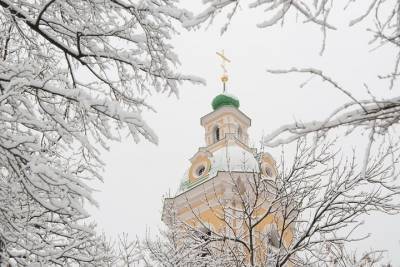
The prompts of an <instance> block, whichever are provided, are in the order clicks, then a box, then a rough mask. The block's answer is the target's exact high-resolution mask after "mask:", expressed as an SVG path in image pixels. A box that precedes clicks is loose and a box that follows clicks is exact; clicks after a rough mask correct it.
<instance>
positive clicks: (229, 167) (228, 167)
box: [178, 143, 260, 193]
mask: <svg viewBox="0 0 400 267" xmlns="http://www.w3.org/2000/svg"><path fill="white" fill-rule="evenodd" d="M209 159H210V162H211V168H210V171H209V173H208V174H207V175H205V176H204V177H200V178H198V180H196V181H194V182H192V183H190V182H189V177H188V172H186V173H185V175H184V177H183V179H182V181H181V184H180V187H179V190H178V193H180V192H182V191H185V190H187V189H189V188H192V187H193V186H195V185H198V184H201V183H203V182H205V181H207V180H210V179H212V178H214V177H215V176H217V174H218V172H219V171H223V172H256V173H258V172H259V171H260V169H259V164H258V161H257V159H256V156H255V155H254V154H253V153H252V152H251V151H249V150H247V149H245V148H243V147H241V146H239V145H237V144H235V143H232V144H230V145H227V146H223V147H222V148H220V149H218V150H216V151H214V152H212V156H211V157H210V158H209Z"/></svg>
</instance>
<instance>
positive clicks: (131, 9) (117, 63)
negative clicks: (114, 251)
mask: <svg viewBox="0 0 400 267" xmlns="http://www.w3.org/2000/svg"><path fill="white" fill-rule="evenodd" d="M187 16H188V13H187V12H186V11H184V10H181V9H179V8H177V7H176V6H175V4H174V2H173V1H168V0H164V1H141V2H140V3H137V2H134V1H129V0H128V1H126V0H124V1H120V0H109V1H103V0H102V1H99V0H89V1H59V0H47V1H45V0H35V1H28V0H27V1H22V0H1V1H0V22H1V23H0V36H1V37H0V56H1V61H0V244H1V246H0V248H1V249H0V259H1V260H0V261H3V262H11V263H14V264H18V265H28V264H31V263H40V264H43V265H47V266H48V265H50V264H55V265H63V266H64V265H68V264H71V263H73V262H74V263H77V264H91V265H99V264H100V263H102V264H103V263H105V262H107V260H108V256H109V255H108V252H107V251H109V250H106V249H104V247H105V242H104V240H103V238H101V237H98V236H97V235H96V233H95V231H94V225H93V224H92V223H89V222H88V218H89V215H88V214H87V212H86V211H85V209H84V204H85V203H92V204H96V202H95V200H94V199H93V198H92V196H91V193H92V189H91V188H90V187H89V186H88V185H87V181H88V180H92V179H102V177H101V174H100V172H99V171H101V167H102V164H103V163H102V161H101V159H100V155H99V151H100V150H99V149H101V148H106V149H107V148H108V146H107V142H108V141H110V140H119V139H120V130H121V129H123V128H126V129H128V132H129V133H130V135H131V136H132V137H133V138H134V139H135V141H136V142H138V141H139V140H140V138H141V137H144V138H145V139H147V140H149V141H150V142H153V143H157V136H156V134H155V133H154V132H153V131H152V129H151V128H150V127H149V126H148V125H147V124H146V122H145V121H144V120H143V118H142V115H141V112H142V110H143V109H149V110H153V108H152V107H151V105H150V104H149V103H147V102H146V101H145V98H146V96H148V95H150V94H151V93H152V92H166V93H167V94H175V95H177V94H178V85H179V84H180V83H181V82H183V81H191V82H202V81H201V80H200V79H198V78H195V77H192V76H186V75H183V74H179V73H177V72H175V70H174V68H175V66H176V65H177V64H179V61H178V58H177V56H176V55H175V53H174V52H173V47H172V46H171V45H170V44H169V40H170V38H171V36H172V35H173V34H174V33H175V26H176V25H178V24H180V23H181V22H183V21H184V20H185V19H186V18H187Z"/></svg>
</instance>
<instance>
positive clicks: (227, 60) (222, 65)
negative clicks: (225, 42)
mask: <svg viewBox="0 0 400 267" xmlns="http://www.w3.org/2000/svg"><path fill="white" fill-rule="evenodd" d="M217 55H218V56H219V57H220V58H221V60H222V64H221V67H222V70H223V74H222V76H221V81H222V83H223V85H224V92H225V84H226V82H227V81H228V72H227V71H226V63H231V61H230V60H229V59H228V58H227V57H226V56H225V54H224V50H222V51H221V52H217Z"/></svg>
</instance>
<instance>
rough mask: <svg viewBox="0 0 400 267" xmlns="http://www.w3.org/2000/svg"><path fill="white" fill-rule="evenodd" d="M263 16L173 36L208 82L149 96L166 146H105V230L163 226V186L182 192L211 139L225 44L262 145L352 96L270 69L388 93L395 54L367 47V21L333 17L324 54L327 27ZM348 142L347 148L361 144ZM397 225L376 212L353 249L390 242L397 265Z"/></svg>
mask: <svg viewBox="0 0 400 267" xmlns="http://www.w3.org/2000/svg"><path fill="white" fill-rule="evenodd" d="M190 2H191V1H190ZM222 18H223V17H222ZM261 19H262V13H258V12H254V11H248V10H245V9H244V10H242V11H240V12H239V13H238V14H237V15H236V16H235V17H234V19H233V21H232V24H231V26H230V28H229V29H228V32H227V33H226V34H225V35H223V36H222V37H221V36H220V34H219V31H220V26H221V25H222V24H221V20H217V21H216V22H215V23H214V24H213V25H212V26H211V27H209V28H208V29H207V30H204V29H201V30H197V31H191V32H187V31H183V32H182V34H181V35H180V36H177V37H176V38H174V40H173V45H174V46H175V48H176V52H177V53H178V55H179V57H180V59H181V62H182V65H181V66H180V68H179V70H180V71H181V72H184V73H186V74H195V75H197V76H201V77H203V78H205V79H206V80H207V85H206V86H194V85H191V84H184V85H182V87H181V90H180V97H179V99H177V98H176V97H174V96H171V97H168V96H167V95H154V96H152V97H150V98H149V102H150V103H152V104H153V106H154V107H155V108H156V109H157V113H152V112H150V111H144V114H143V115H144V117H145V118H146V119H147V122H148V124H149V125H150V126H151V127H152V128H153V129H154V130H155V132H156V133H157V134H158V137H159V140H160V143H159V145H158V146H156V145H153V144H151V143H148V142H147V141H144V140H143V141H142V142H141V143H139V144H135V143H134V142H133V140H131V139H129V138H126V139H125V140H124V141H123V142H121V143H113V144H112V145H111V151H110V152H107V153H104V154H103V160H104V161H105V162H106V167H105V173H104V177H105V182H104V184H96V188H98V189H99V190H100V191H101V192H99V193H96V194H95V197H96V199H97V200H98V201H99V203H100V208H99V209H97V208H90V212H91V213H92V214H93V216H94V219H95V220H96V221H97V223H98V225H99V230H100V231H104V232H105V233H106V234H107V235H109V236H116V235H117V234H118V233H122V232H127V233H129V234H130V236H131V237H132V238H134V237H135V236H136V235H138V236H143V235H144V234H145V232H146V229H150V231H151V232H157V228H158V227H159V226H160V225H161V220H160V218H161V209H162V196H163V194H165V193H167V192H168V191H169V190H170V191H171V193H174V192H175V190H176V189H177V187H178V185H179V181H180V180H181V178H182V175H183V173H184V172H185V170H186V169H187V168H188V167H189V161H188V159H189V158H190V157H191V156H192V155H193V154H194V153H195V152H196V151H197V149H198V147H199V146H204V137H203V134H204V131H203V129H202V127H201V126H200V117H201V116H203V115H205V114H207V113H208V112H210V111H212V109H211V100H212V98H213V97H214V96H216V95H217V94H219V93H220V92H221V84H220V81H219V76H220V74H221V69H220V66H219V64H220V61H219V60H218V58H217V56H216V54H215V52H216V51H217V50H218V51H219V50H221V49H225V54H226V55H227V57H228V58H230V59H231V61H232V63H231V64H230V65H229V66H228V71H229V76H230V80H229V84H228V92H230V93H232V94H235V95H236V96H237V97H238V98H239V99H240V103H241V107H240V109H241V110H242V111H243V112H244V113H245V114H247V115H248V116H249V117H250V118H251V119H252V127H251V128H250V131H249V134H250V138H251V140H252V141H251V143H252V144H254V146H255V147H259V140H260V138H261V136H262V134H263V133H269V132H271V131H272V130H274V129H276V128H277V127H279V126H281V125H282V124H285V123H291V122H294V120H295V119H296V120H303V121H308V120H315V119H322V118H324V116H326V115H327V114H328V113H330V111H332V110H333V109H334V108H335V107H337V106H339V105H340V104H342V103H344V102H347V101H348V99H347V98H346V97H345V96H343V94H341V93H340V92H339V91H337V90H336V89H334V88H332V87H330V86H328V84H326V83H321V82H320V80H319V79H316V78H314V79H313V80H312V81H311V82H310V83H309V84H308V85H307V86H305V87H304V88H300V87H299V85H300V84H301V83H303V82H304V81H306V80H307V79H308V78H309V76H299V75H272V74H268V73H267V72H266V69H267V68H276V69H280V68H289V67H291V66H296V67H316V68H320V69H322V70H324V71H325V72H326V74H328V75H329V76H330V77H333V78H335V79H336V80H337V81H339V82H340V84H342V85H343V86H344V87H345V88H348V89H349V90H351V92H352V94H353V95H355V96H356V97H357V98H366V97H368V96H367V94H366V91H365V89H364V87H363V83H364V82H366V83H368V84H369V85H370V87H371V88H372V91H373V92H374V93H375V94H376V95H378V96H388V90H387V89H386V88H387V83H382V82H379V81H377V78H376V76H377V74H385V73H388V72H390V70H391V68H392V66H393V61H394V54H393V53H392V52H393V51H391V50H390V49H387V48H382V49H379V50H377V51H374V52H369V50H370V49H371V48H372V47H371V46H368V45H367V42H368V41H369V40H370V35H369V34H368V33H367V32H366V31H365V30H364V28H365V24H364V25H360V26H357V27H353V28H349V27H347V26H346V25H347V21H348V19H346V18H344V17H343V19H342V18H336V19H335V20H334V24H335V25H336V26H337V27H338V28H339V29H340V30H339V31H337V32H329V33H328V39H327V47H326V51H325V53H324V55H323V56H319V50H320V47H321V41H322V35H321V32H320V30H319V29H318V28H317V27H315V26H313V25H308V24H303V23H301V20H299V21H300V22H297V23H296V22H295V17H294V16H293V17H292V18H291V19H289V20H288V21H287V22H286V24H285V26H284V27H283V28H282V27H279V26H275V27H273V28H268V29H258V28H256V26H255V25H256V23H258V22H261V21H262V20H261ZM393 91H396V90H393ZM392 93H393V94H394V93H397V94H398V92H392ZM342 145H343V147H347V148H348V147H350V146H356V145H357V144H356V143H353V142H352V143H349V142H343V144H342ZM359 145H360V146H362V142H360V143H359ZM272 154H273V155H275V156H277V154H276V153H274V152H273V153H272ZM399 225H400V217H399V216H396V217H395V216H391V217H390V216H381V215H378V216H370V217H368V223H367V226H366V228H365V229H366V230H365V231H368V232H371V233H372V237H371V239H369V241H368V242H364V243H362V244H360V245H356V246H354V247H355V248H357V246H359V249H360V250H363V249H369V248H375V249H389V252H390V254H389V256H390V257H391V258H392V261H393V263H395V264H396V266H400V253H399V251H400V244H399V242H400V241H399V240H400V229H399V228H400V227H399Z"/></svg>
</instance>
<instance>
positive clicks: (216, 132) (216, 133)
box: [214, 126, 221, 142]
mask: <svg viewBox="0 0 400 267" xmlns="http://www.w3.org/2000/svg"><path fill="white" fill-rule="evenodd" d="M219 140H221V133H220V129H219V127H218V126H215V127H214V142H218V141H219Z"/></svg>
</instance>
